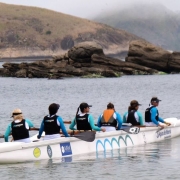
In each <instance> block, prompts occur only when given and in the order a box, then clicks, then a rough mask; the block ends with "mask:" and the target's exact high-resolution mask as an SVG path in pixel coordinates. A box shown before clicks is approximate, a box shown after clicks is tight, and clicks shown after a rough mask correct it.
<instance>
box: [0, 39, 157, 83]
mask: <svg viewBox="0 0 180 180" xmlns="http://www.w3.org/2000/svg"><path fill="white" fill-rule="evenodd" d="M3 67H4V68H3V69H0V73H1V76H11V77H21V78H25V77H29V78H50V79H52V78H53V79H59V78H62V77H73V76H79V77H82V76H89V77H90V76H92V75H93V74H96V75H97V76H104V77H117V76H120V75H122V74H128V75H130V74H154V73H158V71H157V70H154V69H152V68H148V67H144V66H142V65H137V64H135V63H131V62H124V61H121V60H119V59H115V58H110V57H107V56H106V55H105V54H104V52H103V49H102V47H101V46H100V45H99V44H97V43H95V42H84V43H80V44H78V45H77V46H74V47H73V48H72V49H70V50H69V51H68V52H67V53H66V54H65V55H63V56H55V57H54V58H53V59H49V60H41V61H35V62H33V63H20V64H16V63H5V64H3Z"/></svg>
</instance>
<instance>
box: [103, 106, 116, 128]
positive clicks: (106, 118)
mask: <svg viewBox="0 0 180 180" xmlns="http://www.w3.org/2000/svg"><path fill="white" fill-rule="evenodd" d="M113 115H114V110H113V109H106V110H105V111H104V112H103V115H102V118H101V121H100V124H101V126H112V127H116V126H117V120H116V119H115V118H114V117H113Z"/></svg>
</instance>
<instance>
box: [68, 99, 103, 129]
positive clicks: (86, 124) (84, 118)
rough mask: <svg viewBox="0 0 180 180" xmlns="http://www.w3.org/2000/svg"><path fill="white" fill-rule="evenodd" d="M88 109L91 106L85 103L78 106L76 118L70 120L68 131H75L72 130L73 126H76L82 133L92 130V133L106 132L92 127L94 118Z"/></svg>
mask: <svg viewBox="0 0 180 180" xmlns="http://www.w3.org/2000/svg"><path fill="white" fill-rule="evenodd" d="M90 107H92V106H91V105H89V104H87V103H85V102H83V103H81V104H80V105H79V107H78V109H77V112H76V116H75V118H74V119H73V120H72V122H71V124H70V126H69V129H71V130H76V128H74V126H76V127H77V130H84V131H88V130H94V131H103V132H105V131H106V129H105V128H100V127H97V126H95V125H94V118H93V116H92V115H91V114H90V113H89V110H90ZM79 110H80V112H79Z"/></svg>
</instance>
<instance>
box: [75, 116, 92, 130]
mask: <svg viewBox="0 0 180 180" xmlns="http://www.w3.org/2000/svg"><path fill="white" fill-rule="evenodd" d="M88 116H89V114H85V115H84V116H80V115H79V114H78V115H76V126H77V130H84V131H88V130H92V128H91V125H90V124H89V122H88Z"/></svg>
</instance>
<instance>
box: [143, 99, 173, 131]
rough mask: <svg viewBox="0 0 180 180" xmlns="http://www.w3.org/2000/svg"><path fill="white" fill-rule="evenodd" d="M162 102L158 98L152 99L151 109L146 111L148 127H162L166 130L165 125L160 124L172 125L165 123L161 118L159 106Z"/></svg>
mask: <svg viewBox="0 0 180 180" xmlns="http://www.w3.org/2000/svg"><path fill="white" fill-rule="evenodd" d="M160 101H161V100H160V99H158V98H157V97H152V98H151V102H150V104H149V107H148V108H147V109H146V111H145V122H146V126H160V127H162V128H164V125H162V124H160V123H159V122H161V123H164V124H166V125H168V126H170V125H171V124H170V123H168V122H165V121H164V119H162V118H161V117H159V112H158V109H157V106H158V105H159V102H160Z"/></svg>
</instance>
